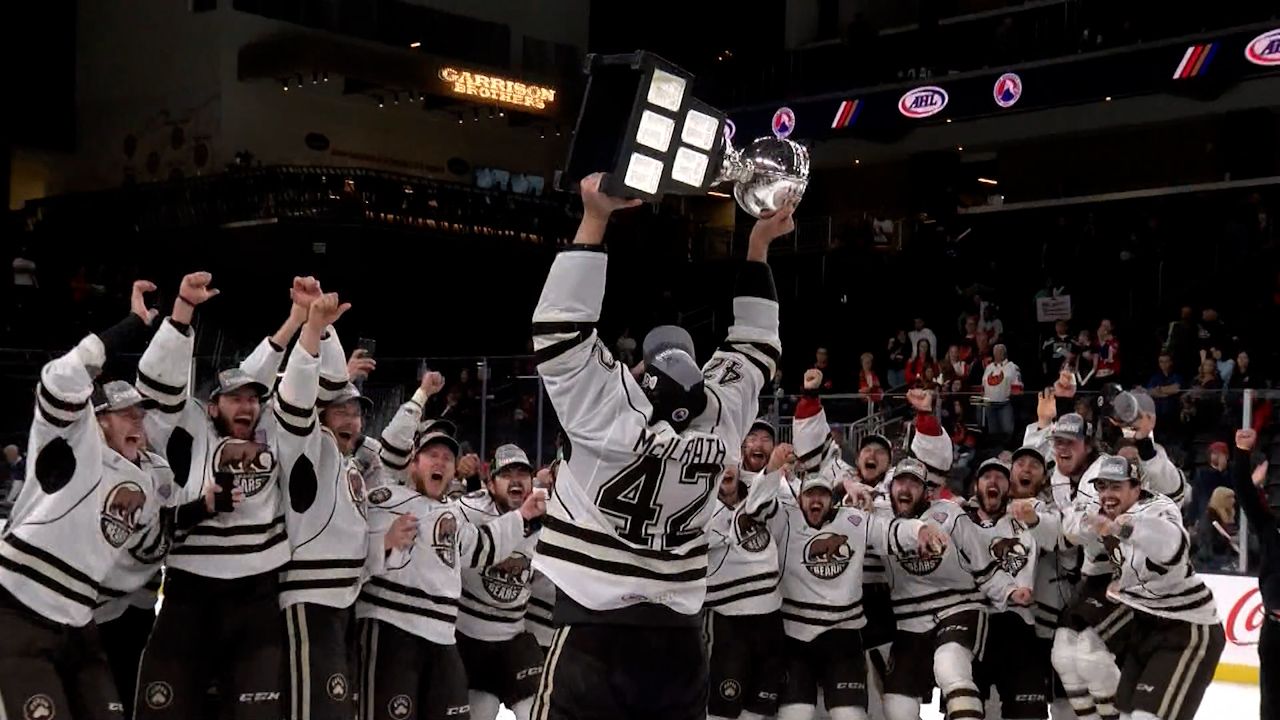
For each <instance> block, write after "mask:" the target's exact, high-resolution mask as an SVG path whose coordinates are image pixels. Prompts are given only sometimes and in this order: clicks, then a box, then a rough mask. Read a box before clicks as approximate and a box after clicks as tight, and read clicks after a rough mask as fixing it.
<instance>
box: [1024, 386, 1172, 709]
mask: <svg viewBox="0 0 1280 720" xmlns="http://www.w3.org/2000/svg"><path fill="white" fill-rule="evenodd" d="M1047 394H1048V393H1046V395H1042V396H1041V398H1042V404H1044V405H1047V402H1044V398H1045V397H1046V396H1047ZM1143 397H1145V396H1140V395H1139V396H1137V400H1136V401H1137V402H1139V403H1140V405H1139V408H1140V412H1139V413H1138V415H1137V418H1136V419H1135V421H1134V423H1133V425H1132V427H1130V428H1126V434H1127V435H1128V434H1132V439H1133V441H1134V443H1135V446H1136V447H1137V448H1138V453H1139V457H1140V462H1139V473H1140V476H1141V478H1142V482H1143V485H1144V486H1145V487H1146V488H1148V489H1149V490H1151V491H1153V492H1158V493H1161V494H1164V495H1166V496H1168V497H1170V498H1171V499H1172V500H1173V501H1174V502H1175V503H1179V502H1181V500H1182V498H1183V497H1184V495H1185V488H1186V481H1185V479H1184V478H1183V476H1182V472H1181V471H1180V470H1178V469H1177V467H1176V466H1174V465H1173V463H1172V462H1170V461H1169V457H1168V455H1167V453H1165V451H1164V448H1162V447H1160V446H1159V445H1158V444H1157V443H1156V442H1155V440H1154V439H1153V437H1152V432H1153V431H1154V430H1155V414H1154V413H1153V412H1150V411H1149V410H1148V409H1146V407H1145V406H1144V405H1142V404H1141V403H1142V398H1143ZM1051 399H1052V398H1051V397H1050V400H1051ZM1148 399H1149V398H1148ZM1037 415H1038V418H1039V420H1038V423H1037V424H1036V425H1032V426H1029V427H1028V428H1027V432H1026V436H1025V443H1026V444H1028V445H1041V444H1043V443H1044V441H1045V438H1046V436H1047V438H1048V439H1049V440H1050V441H1051V442H1052V446H1053V457H1054V460H1055V466H1054V471H1053V476H1052V479H1051V481H1050V488H1051V491H1052V494H1053V498H1054V503H1055V504H1056V505H1057V508H1058V510H1059V511H1060V512H1061V533H1062V536H1063V537H1064V538H1065V544H1067V545H1068V546H1070V545H1075V544H1078V543H1076V542H1075V540H1073V538H1074V537H1076V536H1078V535H1079V534H1080V531H1081V525H1082V523H1083V521H1084V514H1083V512H1082V510H1083V508H1084V507H1085V506H1086V505H1087V504H1088V503H1089V502H1090V501H1092V500H1094V499H1095V498H1096V492H1095V490H1094V487H1093V479H1094V478H1095V477H1096V476H1097V473H1098V470H1099V469H1100V467H1101V463H1102V459H1103V458H1102V456H1099V454H1098V452H1097V450H1096V449H1095V448H1094V446H1093V441H1092V439H1091V438H1090V437H1089V436H1088V433H1087V426H1086V424H1085V420H1084V418H1083V417H1081V416H1080V415H1078V414H1076V413H1068V414H1066V415H1063V416H1062V417H1061V418H1058V419H1057V421H1056V422H1053V421H1052V416H1051V414H1050V413H1049V412H1048V411H1047V409H1042V410H1038V411H1037ZM1020 512H1021V511H1020ZM1052 514H1053V511H1052V510H1048V509H1045V511H1044V512H1043V513H1038V515H1039V519H1040V521H1044V520H1045V519H1046V518H1049V521H1050V522H1053V521H1054V520H1053V518H1051V517H1049V516H1051V515H1052ZM1046 545H1047V543H1046ZM1078 557H1079V558H1080V559H1079V560H1077V565H1076V567H1079V568H1080V575H1081V576H1082V580H1081V582H1080V583H1079V584H1078V585H1077V587H1076V589H1075V591H1074V594H1073V595H1074V597H1073V599H1072V600H1071V601H1070V602H1069V603H1068V606H1067V608H1066V609H1065V610H1064V612H1063V616H1062V618H1061V621H1060V625H1061V626H1060V627H1059V628H1058V629H1057V630H1056V631H1055V634H1054V643H1053V650H1052V660H1053V665H1054V668H1055V669H1056V670H1057V672H1058V675H1059V677H1060V679H1061V680H1062V684H1063V689H1064V691H1065V694H1066V695H1067V699H1068V701H1069V702H1070V703H1071V706H1072V708H1073V709H1074V711H1075V713H1076V715H1077V716H1079V717H1081V718H1091V717H1094V716H1097V717H1101V718H1108V717H1115V716H1116V710H1115V698H1114V693H1113V691H1112V690H1110V689H1109V688H1112V687H1114V685H1115V682H1116V681H1117V678H1118V676H1119V669H1118V668H1117V667H1116V664H1115V660H1114V655H1113V653H1114V652H1115V650H1116V649H1118V648H1119V646H1120V645H1119V643H1120V638H1121V637H1122V631H1123V629H1124V625H1125V624H1126V623H1127V622H1128V620H1127V618H1128V616H1127V615H1125V614H1124V613H1123V608H1121V607H1120V606H1119V605H1117V604H1116V603H1115V602H1114V601H1112V600H1110V599H1108V596H1107V586H1108V584H1109V583H1110V582H1111V579H1112V574H1113V567H1112V564H1111V562H1110V560H1109V558H1108V557H1107V556H1106V554H1105V553H1097V552H1089V551H1088V550H1086V551H1085V552H1084V553H1083V554H1081V555H1079V556H1078ZM1067 570H1070V568H1067ZM1109 646H1110V648H1111V649H1110V650H1108V647H1109ZM1104 655H1106V656H1110V657H1112V660H1111V662H1110V663H1100V662H1090V663H1087V664H1084V665H1081V664H1080V663H1077V662H1076V661H1075V658H1076V657H1077V656H1087V657H1090V658H1095V659H1096V658H1098V657H1102V656H1104ZM1077 666H1083V667H1086V668H1087V671H1086V673H1085V675H1084V676H1081V675H1080V674H1078V673H1076V672H1075V671H1074V668H1076V667H1077ZM1064 669H1065V672H1064Z"/></svg>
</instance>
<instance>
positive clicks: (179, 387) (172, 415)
mask: <svg viewBox="0 0 1280 720" xmlns="http://www.w3.org/2000/svg"><path fill="white" fill-rule="evenodd" d="M212 283H213V276H212V275H210V274H209V273H207V272H194V273H191V274H190V275H187V276H185V277H183V278H182V284H181V285H179V286H178V295H177V297H176V298H174V301H173V312H172V313H171V314H170V315H169V317H167V318H165V320H164V322H162V323H161V324H160V329H159V330H157V331H156V334H155V336H154V337H152V338H151V344H150V345H148V346H147V349H146V351H145V352H144V353H142V359H140V360H139V361H138V381H137V383H136V384H137V387H138V392H139V393H141V394H142V396H143V397H145V398H146V399H147V401H148V405H149V407H150V412H148V413H147V416H146V420H145V423H144V426H145V428H146V431H147V444H148V445H150V447H151V448H152V449H153V450H154V451H155V452H157V453H159V454H161V455H164V456H165V457H166V459H168V460H169V462H170V463H171V464H172V463H174V459H172V458H168V453H169V449H168V444H169V437H170V435H172V433H173V431H174V429H175V428H177V427H178V425H179V424H181V423H183V422H184V421H185V422H186V423H188V424H190V425H192V426H193V427H189V428H188V429H187V431H188V433H192V434H197V433H194V430H195V427H194V426H195V425H196V424H197V423H203V422H207V420H205V419H204V417H203V415H202V411H201V410H200V409H199V408H197V407H195V406H194V403H190V402H189V401H190V399H191V386H190V382H191V354H192V352H193V350H194V348H195V332H194V331H193V330H192V329H191V323H192V321H193V320H194V319H195V312H196V308H197V307H199V306H200V305H203V304H204V303H206V302H208V301H209V300H211V299H212V298H214V297H217V295H218V290H217V289H215V288H214V287H213V286H212ZM187 449H188V451H189V449H190V448H189V446H188V448H187ZM186 471H187V468H185V467H177V466H176V465H175V467H174V472H175V479H177V481H178V482H179V484H182V483H185V482H186V477H187V472H186Z"/></svg>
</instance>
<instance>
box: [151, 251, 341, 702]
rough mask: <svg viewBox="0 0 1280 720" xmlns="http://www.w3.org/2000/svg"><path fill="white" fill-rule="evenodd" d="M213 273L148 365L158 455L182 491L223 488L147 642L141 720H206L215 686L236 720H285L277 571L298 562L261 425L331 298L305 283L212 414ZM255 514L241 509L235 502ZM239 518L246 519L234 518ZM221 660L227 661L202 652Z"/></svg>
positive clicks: (175, 550)
mask: <svg viewBox="0 0 1280 720" xmlns="http://www.w3.org/2000/svg"><path fill="white" fill-rule="evenodd" d="M211 282H212V277H211V276H210V275H209V274H208V273H193V274H191V275H187V276H186V277H184V278H183V279H182V284H181V286H180V287H179V289H178V295H177V298H176V299H175V300H174V303H173V312H172V314H171V315H170V316H169V317H168V318H166V319H165V320H164V322H162V323H161V324H160V328H159V330H158V331H157V332H156V335H155V337H154V338H152V340H151V344H150V345H149V346H148V347H147V351H146V352H145V353H143V356H142V359H141V360H140V361H139V362H138V390H139V392H141V393H142V395H143V396H144V397H146V398H147V399H148V400H149V401H150V404H151V405H154V409H153V410H152V411H151V412H149V413H147V422H146V431H147V444H148V445H149V446H150V447H152V448H154V449H155V450H156V452H158V453H160V454H162V455H163V456H164V457H165V459H166V460H168V462H169V465H170V466H171V467H172V468H173V473H174V482H175V483H176V484H177V485H178V486H179V487H182V488H186V487H187V486H188V485H190V486H191V487H193V488H201V489H203V488H205V487H208V486H215V485H216V486H217V488H218V491H217V492H218V495H219V496H220V497H222V498H224V501H223V503H225V504H223V503H220V504H219V507H218V510H219V511H218V512H215V513H212V514H211V515H210V517H208V518H206V519H204V520H202V521H201V522H200V523H199V524H198V525H196V526H195V527H193V528H191V529H190V530H189V531H187V532H185V533H179V534H178V535H177V537H176V538H175V541H174V544H173V547H172V548H171V549H170V551H169V557H168V560H167V561H166V570H165V601H164V605H163V606H162V607H161V611H160V614H159V616H158V617H157V618H156V625H155V629H154V630H153V631H152V633H151V636H150V638H148V640H147V647H146V650H145V651H144V652H143V656H142V663H141V669H140V670H139V675H138V698H137V701H136V706H137V714H138V717H139V718H144V719H150V718H183V719H185V718H192V717H199V716H201V715H203V714H204V709H205V708H204V706H205V705H206V703H207V701H208V699H209V698H210V694H209V688H210V684H211V681H212V683H213V684H214V685H216V687H217V689H218V695H217V699H218V700H219V702H220V704H221V705H222V706H223V708H222V710H223V712H225V713H226V715H227V716H230V717H234V718H236V719H237V720H256V719H258V718H261V719H262V720H278V718H279V717H280V716H281V714H282V712H283V710H282V704H281V702H280V694H281V691H280V685H281V679H282V678H281V672H280V668H281V662H282V661H283V660H284V656H283V653H282V651H281V650H282V645H283V639H284V634H285V633H284V622H283V614H282V613H281V612H280V607H279V604H278V592H279V589H278V578H277V571H278V570H279V569H280V567H281V566H282V565H284V564H285V563H286V562H287V561H288V560H289V554H290V550H289V543H288V542H286V537H285V527H284V508H283V506H282V503H281V500H282V499H281V492H280V485H279V482H278V479H279V468H278V465H277V463H276V453H275V450H274V439H273V434H274V432H275V422H274V420H273V419H271V418H270V417H268V418H266V419H264V420H263V422H262V423H261V426H260V425H259V422H258V421H259V418H260V416H261V414H262V404H261V401H262V398H263V397H264V396H265V395H266V393H267V389H268V388H269V387H270V386H271V385H272V384H273V383H274V381H275V375H276V370H277V369H278V368H279V367H280V362H281V360H282V359H283V357H284V348H285V346H286V345H287V344H288V343H289V342H290V341H291V340H292V338H293V336H294V335H295V334H296V333H297V331H298V329H299V328H300V327H302V324H303V322H304V321H305V320H306V318H307V313H308V310H309V308H310V304H311V302H312V301H313V300H314V299H315V298H316V297H318V296H319V283H317V282H316V281H315V279H314V278H295V279H294V284H293V288H292V291H291V293H290V294H291V299H292V304H291V306H290V310H289V317H288V318H287V319H286V321H285V323H284V324H283V325H282V326H281V327H280V329H279V330H278V331H277V332H276V333H275V335H273V336H271V337H269V338H266V339H264V340H263V341H262V342H261V343H260V344H259V345H258V347H257V348H256V349H255V350H254V351H253V353H251V354H250V355H249V357H247V358H246V359H245V360H244V362H242V363H241V364H240V366H239V367H235V368H231V369H229V370H224V371H223V372H221V373H220V374H219V375H218V379H217V384H216V386H215V387H214V389H213V392H212V394H211V396H210V398H209V403H208V404H207V405H204V404H201V403H199V402H196V401H195V400H194V399H193V398H192V397H191V393H190V389H189V387H188V380H189V378H190V377H191V362H192V359H191V355H192V351H193V347H194V339H195V333H194V332H193V330H192V328H191V322H192V319H193V317H194V315H195V310H196V308H197V307H198V306H200V305H201V304H203V303H205V302H206V301H208V300H210V299H211V298H213V297H215V296H216V295H217V294H218V291H217V290H215V289H213V288H212V287H211ZM236 489H238V490H239V491H240V492H241V493H243V496H244V497H243V502H241V503H240V504H239V505H234V504H233V502H232V500H233V498H232V497H231V495H232V493H233V491H234V490H236ZM233 507H234V509H232V508H233ZM192 648H216V650H217V651H216V652H196V653H193V652H192V650H191V649H192Z"/></svg>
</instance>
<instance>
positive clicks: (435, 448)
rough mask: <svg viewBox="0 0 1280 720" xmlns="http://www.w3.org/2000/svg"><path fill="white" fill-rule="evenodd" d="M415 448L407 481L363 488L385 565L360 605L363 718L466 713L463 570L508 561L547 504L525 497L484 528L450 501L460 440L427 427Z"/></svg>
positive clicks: (402, 439) (401, 719)
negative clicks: (458, 627)
mask: <svg viewBox="0 0 1280 720" xmlns="http://www.w3.org/2000/svg"><path fill="white" fill-rule="evenodd" d="M405 429H406V430H407V436H392V437H389V438H388V439H390V440H391V441H392V442H393V443H395V444H396V445H397V446H403V445H405V444H408V443H410V442H412V441H413V439H412V433H413V428H412V427H408V428H405ZM416 444H417V447H416V449H415V450H414V454H413V456H412V457H411V458H410V461H409V468H408V480H409V483H410V484H409V485H407V486H406V485H383V486H382V487H379V488H376V489H374V490H372V491H371V492H370V493H369V494H368V501H369V553H370V554H376V553H379V552H381V553H383V557H384V561H383V563H382V566H381V568H380V571H379V572H377V573H376V574H374V575H373V576H372V577H370V578H369V580H368V581H367V582H366V583H365V584H364V587H363V588H362V589H361V591H360V597H359V599H358V600H357V602H356V617H358V618H359V620H360V629H359V632H360V645H361V659H360V673H361V674H360V681H361V683H360V705H361V707H360V717H361V718H363V720H375V719H379V720H381V719H385V720H405V719H406V718H418V719H419V720H445V719H446V718H449V719H452V718H458V717H461V718H466V717H468V716H469V715H470V703H469V702H468V700H467V676H466V670H465V669H464V668H463V666H462V658H461V657H460V656H459V654H458V648H457V645H456V644H455V642H456V641H455V635H454V626H455V623H456V621H457V615H458V601H459V598H460V597H461V595H462V567H461V566H463V565H465V566H467V567H473V568H483V567H488V566H489V565H493V564H495V563H498V562H500V561H502V560H503V559H504V558H507V557H508V556H509V555H511V553H512V552H513V551H514V550H515V549H516V548H517V547H518V545H519V543H520V541H521V540H522V539H523V538H524V537H525V530H526V524H527V523H528V521H530V520H533V519H534V518H536V517H540V516H541V515H542V512H543V508H544V501H543V499H542V496H541V494H539V493H530V494H529V496H528V497H526V498H525V500H524V502H523V504H521V506H520V508H519V510H517V511H514V512H507V513H504V514H503V515H502V516H501V517H498V518H495V519H493V520H492V521H490V522H488V523H485V524H483V525H478V526H477V525H473V524H471V523H469V522H466V521H465V519H463V518H461V517H459V514H460V511H459V508H458V506H457V505H456V504H454V503H453V502H452V501H450V500H448V498H447V497H446V491H447V490H448V487H449V484H450V483H451V482H453V479H454V471H455V467H456V462H457V457H458V441H457V440H454V439H453V438H452V437H450V436H448V435H445V434H444V433H441V432H438V431H431V432H428V433H427V434H425V435H423V436H422V437H420V438H419V439H418V440H417V443H416ZM405 540H408V542H405Z"/></svg>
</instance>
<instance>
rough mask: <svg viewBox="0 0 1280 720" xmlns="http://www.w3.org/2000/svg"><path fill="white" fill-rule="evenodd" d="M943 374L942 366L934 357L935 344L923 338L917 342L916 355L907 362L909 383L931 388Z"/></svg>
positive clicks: (913, 385) (912, 385)
mask: <svg viewBox="0 0 1280 720" xmlns="http://www.w3.org/2000/svg"><path fill="white" fill-rule="evenodd" d="M941 374H942V368H941V367H940V366H939V365H938V361H937V360H934V359H933V346H932V345H930V344H929V341H928V340H924V339H921V340H920V341H918V342H917V343H916V354H915V356H914V357H912V358H911V361H910V362H908V363H907V385H909V386H911V387H922V388H930V387H933V386H934V385H935V384H937V381H938V377H939V376H940V375H941Z"/></svg>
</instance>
